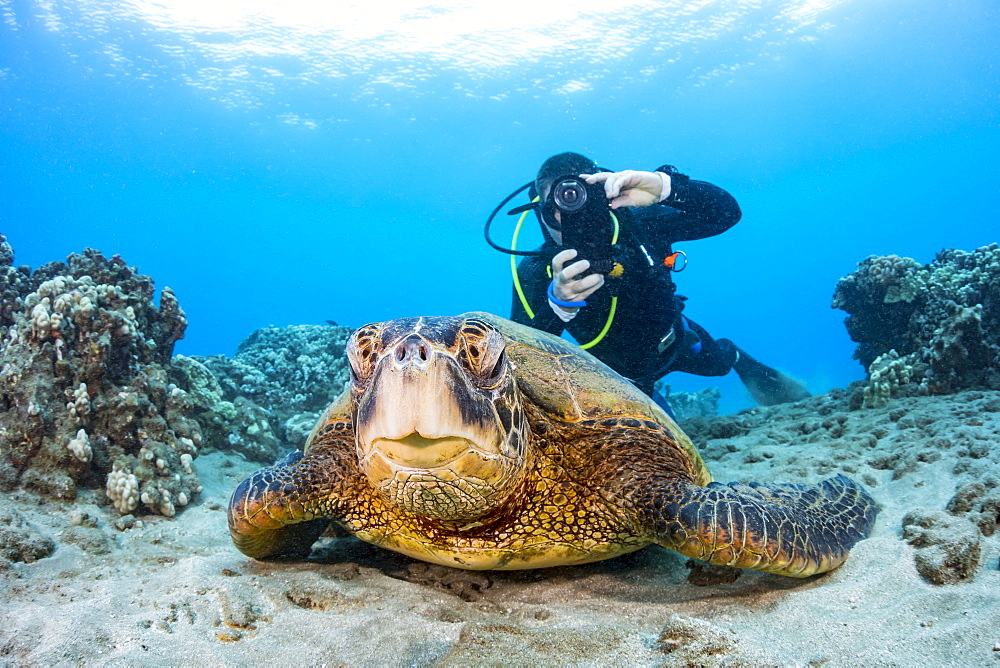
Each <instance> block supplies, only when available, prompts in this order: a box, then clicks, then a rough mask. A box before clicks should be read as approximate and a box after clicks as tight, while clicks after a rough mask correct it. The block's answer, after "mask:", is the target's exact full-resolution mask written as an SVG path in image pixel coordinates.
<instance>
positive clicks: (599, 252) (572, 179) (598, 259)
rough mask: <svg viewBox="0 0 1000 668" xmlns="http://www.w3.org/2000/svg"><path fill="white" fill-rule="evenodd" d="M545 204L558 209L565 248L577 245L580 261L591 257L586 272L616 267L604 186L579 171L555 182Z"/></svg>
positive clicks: (612, 232) (612, 230)
mask: <svg viewBox="0 0 1000 668" xmlns="http://www.w3.org/2000/svg"><path fill="white" fill-rule="evenodd" d="M547 199H548V201H547V202H546V205H547V207H546V208H548V210H549V211H550V212H552V213H553V214H554V212H556V211H558V212H559V218H560V221H561V222H560V223H559V229H560V230H561V232H562V247H563V248H575V249H576V252H577V259H578V260H589V261H590V269H588V270H587V271H586V272H584V275H587V274H593V273H598V274H607V273H608V272H610V271H611V269H612V267H613V266H614V264H615V262H614V257H613V254H614V247H613V246H612V243H611V242H612V241H613V239H614V229H613V227H612V224H611V216H610V215H608V212H609V211H610V210H611V207H610V204H609V202H608V198H607V196H606V195H605V192H604V185H603V184H600V183H595V184H589V183H587V182H586V181H584V180H583V179H581V178H580V177H579V176H578V175H576V174H566V175H564V176H561V177H559V178H558V179H556V180H555V181H553V186H552V190H551V191H550V192H549V196H548V198H547Z"/></svg>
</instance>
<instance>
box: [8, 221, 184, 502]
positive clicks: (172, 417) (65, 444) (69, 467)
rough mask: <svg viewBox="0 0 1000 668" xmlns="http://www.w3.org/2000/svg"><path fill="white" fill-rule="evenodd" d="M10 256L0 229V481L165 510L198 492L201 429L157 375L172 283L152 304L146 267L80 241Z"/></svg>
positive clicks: (171, 315) (180, 323)
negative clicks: (97, 493) (60, 251)
mask: <svg viewBox="0 0 1000 668" xmlns="http://www.w3.org/2000/svg"><path fill="white" fill-rule="evenodd" d="M13 258H14V252H13V249H12V248H11V247H10V245H9V244H8V243H7V241H6V239H5V238H4V237H3V236H2V235H0V263H3V264H0V341H2V343H0V362H2V367H0V487H2V488H5V489H11V488H15V487H21V488H25V489H31V490H33V491H35V492H38V493H42V494H46V495H49V496H52V497H56V498H63V499H73V498H75V496H76V493H77V489H78V487H80V486H82V487H86V488H91V489H102V488H103V489H105V490H106V494H107V498H108V500H110V502H111V503H112V504H113V505H114V506H115V508H117V509H118V511H119V512H121V513H128V512H131V511H133V510H135V509H136V508H138V507H140V505H141V506H142V507H144V508H145V509H147V510H149V511H151V512H154V513H159V514H163V515H173V514H174V513H176V512H177V510H178V509H179V508H180V507H183V506H185V505H186V504H187V503H189V502H190V500H191V499H193V498H194V496H195V495H196V494H198V493H199V492H200V491H201V485H200V483H199V481H198V477H197V475H196V474H195V473H194V471H193V470H192V469H191V467H190V461H191V459H193V458H194V457H196V456H197V454H198V445H199V444H200V442H201V439H202V435H201V432H200V430H199V428H198V425H197V423H196V422H194V421H193V420H190V419H188V418H187V416H186V413H187V410H188V409H187V407H186V405H185V400H184V397H183V396H182V395H183V393H181V392H180V391H179V390H177V389H176V388H173V387H171V386H170V385H169V384H168V382H167V369H168V367H169V365H170V358H171V355H172V353H173V348H174V343H175V342H176V341H177V340H179V339H180V338H182V337H183V335H184V329H185V327H186V326H187V320H186V318H185V316H184V312H183V311H182V310H181V308H180V305H179V304H178V302H177V299H176V298H175V297H174V294H173V292H172V291H171V290H170V288H163V290H162V292H161V293H160V298H159V305H158V306H157V305H156V304H155V303H154V286H153V281H152V279H151V278H150V277H148V276H144V275H142V274H140V273H138V272H137V271H136V270H135V269H134V268H131V267H129V266H128V265H127V264H126V263H125V261H124V260H122V259H121V258H120V257H119V256H117V255H116V256H114V257H112V258H111V259H107V258H105V257H104V256H103V255H101V254H100V253H99V252H98V251H96V250H93V249H89V248H88V249H85V250H84V251H83V253H82V254H73V255H70V256H69V257H68V258H66V262H50V263H48V264H45V265H43V266H42V267H40V268H38V269H37V270H35V271H34V272H32V271H30V270H29V269H28V268H26V267H18V268H16V269H15V268H14V267H13ZM185 458H186V459H185ZM185 462H188V464H187V465H185Z"/></svg>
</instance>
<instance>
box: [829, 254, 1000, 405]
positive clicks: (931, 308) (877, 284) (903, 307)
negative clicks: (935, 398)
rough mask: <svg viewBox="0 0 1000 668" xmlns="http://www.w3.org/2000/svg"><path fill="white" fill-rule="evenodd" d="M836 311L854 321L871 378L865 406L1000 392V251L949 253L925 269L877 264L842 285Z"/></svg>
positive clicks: (909, 262)
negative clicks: (974, 391)
mask: <svg viewBox="0 0 1000 668" xmlns="http://www.w3.org/2000/svg"><path fill="white" fill-rule="evenodd" d="M833 307H834V308H840V309H843V310H844V311H846V312H847V313H848V316H847V318H846V320H845V325H846V326H847V332H848V334H850V336H851V339H852V340H853V341H855V342H856V343H858V347H857V350H856V351H855V353H854V357H855V359H857V360H858V361H860V362H861V364H862V365H863V366H864V367H865V369H866V370H867V371H868V373H869V380H868V385H867V386H866V387H865V388H864V389H863V394H862V395H861V396H860V397H859V400H858V403H860V404H861V405H862V406H864V407H866V408H871V407H877V406H881V405H884V404H885V403H886V402H887V401H888V400H889V399H890V398H892V397H900V396H916V395H921V394H949V393H953V392H958V391H960V390H963V389H970V388H994V389H996V388H1000V248H998V246H997V244H991V245H989V246H984V247H982V248H978V249H976V250H975V251H973V252H971V253H969V252H965V251H961V250H943V251H941V252H940V253H938V255H937V257H936V258H935V259H934V261H933V262H931V263H930V264H927V265H921V264H919V263H918V262H916V261H915V260H913V259H911V258H905V257H899V256H897V255H886V256H881V257H877V256H874V255H873V256H870V257H868V258H866V259H865V260H864V261H863V262H861V263H859V264H858V269H857V271H855V272H853V273H852V274H850V275H849V276H846V277H844V278H842V279H841V280H840V281H839V282H838V284H837V288H836V291H835V293H834V297H833Z"/></svg>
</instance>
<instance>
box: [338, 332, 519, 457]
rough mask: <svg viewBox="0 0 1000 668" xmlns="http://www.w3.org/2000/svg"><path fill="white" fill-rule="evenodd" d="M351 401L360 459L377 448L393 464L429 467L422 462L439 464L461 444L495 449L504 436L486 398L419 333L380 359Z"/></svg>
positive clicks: (490, 452) (497, 450)
mask: <svg viewBox="0 0 1000 668" xmlns="http://www.w3.org/2000/svg"><path fill="white" fill-rule="evenodd" d="M356 406H357V411H356V413H355V415H356V417H355V423H356V424H355V434H356V435H357V444H358V450H359V452H358V454H359V456H360V458H361V459H362V461H364V460H366V459H368V458H370V457H371V456H372V454H374V452H375V451H382V454H383V455H384V456H387V457H388V458H389V459H391V460H392V461H393V462H395V463H396V464H397V465H400V466H409V467H412V468H431V467H430V466H427V464H434V463H435V462H436V465H441V464H442V463H445V462H447V461H449V460H450V459H454V458H455V457H457V456H458V455H460V454H461V453H462V452H464V451H466V450H477V451H479V452H481V453H483V454H485V455H499V454H500V451H501V446H502V443H503V440H504V436H503V432H502V430H501V429H500V427H499V426H498V421H497V416H496V411H495V409H494V407H493V403H492V401H491V400H490V398H489V397H486V396H483V395H482V393H480V392H478V391H477V390H476V388H474V387H472V386H471V384H470V383H469V381H468V380H467V378H466V374H464V373H463V372H462V370H461V369H459V368H458V367H457V363H456V362H455V360H454V359H453V358H452V357H451V356H450V355H448V354H446V353H444V352H443V351H438V350H437V349H436V348H435V347H434V346H433V345H432V344H431V343H430V342H428V341H427V340H426V339H424V338H423V337H421V336H420V335H419V334H410V335H409V336H407V337H406V338H404V339H403V340H402V341H400V342H399V343H397V344H396V345H395V347H394V348H392V349H391V350H390V351H388V354H385V355H384V356H383V357H382V359H381V360H379V362H378V365H377V367H376V370H375V373H374V374H373V379H372V383H371V385H370V387H369V388H367V391H366V392H365V393H364V394H363V395H362V396H361V397H359V399H358V402H357V404H356Z"/></svg>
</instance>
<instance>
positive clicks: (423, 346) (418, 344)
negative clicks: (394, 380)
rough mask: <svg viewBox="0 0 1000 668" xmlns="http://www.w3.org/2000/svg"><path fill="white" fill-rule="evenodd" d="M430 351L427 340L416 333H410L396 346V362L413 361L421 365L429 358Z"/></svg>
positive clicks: (405, 362)
mask: <svg viewBox="0 0 1000 668" xmlns="http://www.w3.org/2000/svg"><path fill="white" fill-rule="evenodd" d="M430 356H431V351H430V350H429V349H428V347H427V342H426V341H424V340H423V338H421V337H420V336H418V335H417V334H411V335H410V336H408V337H406V338H405V339H404V340H403V341H401V342H400V343H399V345H398V346H396V352H395V357H396V362H397V363H399V364H407V363H414V364H420V365H423V364H425V363H426V362H427V360H429V359H430Z"/></svg>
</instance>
